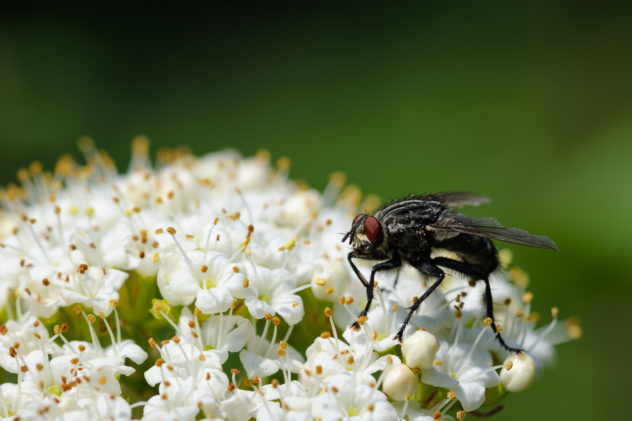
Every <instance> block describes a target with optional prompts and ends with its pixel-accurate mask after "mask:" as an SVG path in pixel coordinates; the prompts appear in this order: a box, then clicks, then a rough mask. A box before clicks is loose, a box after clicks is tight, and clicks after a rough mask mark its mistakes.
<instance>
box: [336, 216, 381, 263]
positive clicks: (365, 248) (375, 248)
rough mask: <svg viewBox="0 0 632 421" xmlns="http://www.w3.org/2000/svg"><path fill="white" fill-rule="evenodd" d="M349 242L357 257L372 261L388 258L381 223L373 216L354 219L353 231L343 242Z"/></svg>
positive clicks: (347, 234)
mask: <svg viewBox="0 0 632 421" xmlns="http://www.w3.org/2000/svg"><path fill="white" fill-rule="evenodd" d="M346 241H349V244H350V245H351V246H352V247H353V250H354V251H355V254H356V256H358V257H366V258H370V259H385V258H387V257H388V253H387V250H386V241H385V239H384V232H383V229H382V224H381V223H380V221H379V220H378V219H377V218H376V217H375V216H372V215H366V214H363V213H361V214H359V215H356V217H355V218H353V222H352V224H351V230H350V231H349V232H348V233H346V234H345V236H344V237H343V238H342V242H343V243H344V242H346Z"/></svg>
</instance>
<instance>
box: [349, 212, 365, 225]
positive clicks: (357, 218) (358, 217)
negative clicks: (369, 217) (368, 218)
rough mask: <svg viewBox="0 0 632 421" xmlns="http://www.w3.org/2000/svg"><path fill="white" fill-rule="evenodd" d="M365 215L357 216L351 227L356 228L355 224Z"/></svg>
mask: <svg viewBox="0 0 632 421" xmlns="http://www.w3.org/2000/svg"><path fill="white" fill-rule="evenodd" d="M363 216H364V215H363V214H361V213H359V214H357V215H356V216H355V218H353V222H352V223H351V226H355V224H356V223H357V222H358V220H359V219H360V218H361V217H363Z"/></svg>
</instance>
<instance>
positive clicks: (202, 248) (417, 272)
mask: <svg viewBox="0 0 632 421" xmlns="http://www.w3.org/2000/svg"><path fill="white" fill-rule="evenodd" d="M80 148H81V149H82V151H83V153H84V155H85V158H86V163H85V164H84V165H81V164H79V163H77V162H75V161H74V160H73V159H72V158H70V157H68V156H66V157H62V158H61V159H60V161H59V162H58V164H57V166H56V167H55V169H54V171H53V172H47V171H46V170H45V169H44V168H43V166H42V165H41V164H38V163H33V164H31V165H30V166H29V167H28V169H24V170H21V171H20V172H19V173H18V178H19V180H20V184H21V185H20V186H18V185H15V184H12V185H9V186H7V187H6V188H5V189H0V265H1V266H2V271H0V418H2V419H11V420H15V419H20V420H21V421H39V420H42V419H44V420H46V419H48V420H60V419H64V420H92V419H98V420H101V419H116V420H120V421H124V420H131V419H141V418H142V419H145V420H156V419H170V420H171V419H180V420H195V419H222V420H235V421H242V420H243V421H246V420H251V419H258V420H270V419H273V420H277V419H287V420H291V419H301V420H311V419H323V420H328V419H368V418H371V419H379V420H393V421H396V420H412V419H414V420H430V419H432V420H454V418H455V417H456V419H458V420H462V419H463V418H464V417H465V416H466V413H474V414H477V415H479V414H491V413H495V412H497V411H498V408H500V407H499V403H500V402H501V401H502V399H503V398H504V397H505V396H506V395H508V394H509V393H514V392H521V391H523V390H525V389H526V388H528V387H529V386H530V385H531V384H532V383H533V381H534V379H535V376H536V371H537V370H539V369H541V368H542V367H543V366H544V365H545V364H546V363H548V362H550V361H551V360H552V359H553V357H554V354H555V352H554V345H556V344H558V343H561V342H564V341H567V340H569V339H572V338H577V337H578V336H579V334H580V333H581V330H580V328H579V326H577V323H575V322H573V319H569V320H567V321H566V323H563V322H559V321H558V309H557V308H554V309H552V311H551V314H552V316H553V317H552V320H551V321H550V322H549V323H547V324H545V325H544V326H537V327H536V323H537V321H538V320H539V317H538V315H537V314H536V313H535V312H533V311H532V308H531V302H532V299H533V294H532V293H530V292H529V291H528V290H527V286H528V282H527V281H528V279H527V275H526V273H525V272H522V271H520V270H519V269H518V268H516V267H515V266H512V265H511V262H510V260H511V259H510V256H508V253H507V251H506V250H505V251H500V252H499V256H498V257H497V256H496V249H495V248H494V246H493V244H492V243H491V241H490V240H489V239H490V238H499V239H501V240H506V241H507V240H509V241H514V242H518V243H520V244H527V245H536V246H540V247H548V248H554V245H553V243H552V242H550V240H548V239H545V238H544V237H536V236H531V235H529V234H526V233H524V232H523V231H519V230H515V229H510V228H504V227H501V226H500V225H499V224H498V223H496V222H495V221H492V220H486V219H483V220H475V219H472V218H467V217H465V216H464V215H461V214H458V213H455V212H453V211H451V210H450V209H449V208H450V207H451V206H458V205H462V204H477V203H481V202H483V201H484V200H485V199H484V198H481V197H479V196H474V195H470V194H463V193H459V194H454V193H453V194H444V195H431V196H422V197H417V198H407V199H405V200H403V201H400V202H396V203H394V204H391V205H387V206H385V207H383V208H382V210H380V211H378V212H377V213H375V214H374V215H367V214H361V215H359V216H357V217H356V218H355V221H354V222H353V226H352V230H351V231H350V232H349V233H348V234H347V236H346V237H345V239H347V238H349V239H350V240H351V242H352V243H353V244H354V246H355V247H354V251H353V252H352V253H351V254H349V256H348V258H349V260H351V259H353V258H354V257H358V258H364V259H367V260H374V259H375V260H379V259H382V260H383V261H384V263H379V264H378V265H376V266H375V267H374V271H373V274H372V275H371V278H370V279H371V282H370V283H369V282H367V281H366V280H365V279H364V278H363V277H362V276H361V274H360V272H359V270H358V268H357V267H355V265H353V262H352V266H351V267H349V265H348V264H347V261H346V260H345V258H346V257H347V254H348V250H346V249H345V248H344V247H343V246H342V244H340V232H342V231H345V230H346V229H347V227H348V226H349V224H350V223H351V220H352V219H353V216H354V215H355V214H356V212H357V209H374V208H375V206H374V205H372V204H371V202H374V200H370V196H367V197H366V198H364V199H362V195H361V194H360V192H359V189H358V187H356V186H353V185H347V184H346V181H345V178H344V176H343V175H342V174H340V173H337V174H335V175H332V177H331V178H330V181H329V184H328V185H327V187H326V188H325V191H324V192H323V193H320V192H318V191H316V190H314V189H310V188H308V187H307V186H305V185H304V184H301V183H298V182H295V181H293V180H292V179H291V178H290V177H289V175H288V173H289V169H290V162H289V159H287V158H281V159H279V160H278V162H277V165H276V166H274V165H271V163H270V161H269V154H268V153H267V152H265V151H262V152H260V153H258V154H257V155H256V156H254V157H242V156H241V155H240V154H238V153H237V152H235V151H222V152H216V153H211V154H208V155H205V156H202V157H195V156H192V155H191V154H190V153H188V152H186V151H184V150H176V151H173V150H161V151H159V153H158V156H157V159H156V160H155V163H152V160H151V159H150V156H149V143H148V140H147V139H146V138H144V137H138V138H137V139H135V140H134V142H133V149H132V150H133V156H132V160H131V164H130V168H129V170H128V171H125V172H122V173H119V172H118V171H117V169H116V167H115V166H114V163H113V161H112V160H111V159H110V158H109V157H108V156H107V154H105V153H104V152H101V151H99V150H97V149H96V147H95V145H94V143H93V142H91V141H90V140H89V139H83V140H82V141H81V142H80ZM362 200H364V201H362ZM415 224H419V225H415ZM416 226H419V227H423V229H422V230H419V229H416V228H415V227H416ZM438 246H441V247H443V248H446V249H448V250H452V251H453V255H456V256H457V257H459V259H452V260H451V259H447V258H444V260H439V258H438V257H436V255H433V254H428V252H429V250H430V251H431V250H432V249H433V248H435V247H438ZM404 262H407V263H411V264H412V266H414V267H416V268H418V269H414V268H413V267H412V266H408V265H407V266H406V267H402V268H401V270H400V271H398V273H397V286H396V287H393V286H392V284H390V285H389V282H392V281H393V280H389V279H383V278H381V279H380V281H382V280H384V283H383V284H381V287H382V288H379V289H373V288H372V286H373V282H374V277H375V272H376V271H378V270H384V269H387V268H389V267H390V268H393V269H395V268H397V267H398V266H401V265H402V264H403V263H404ZM499 262H501V264H500V266H501V267H502V270H500V269H499V270H493V269H495V268H496V266H499ZM358 263H359V266H360V269H363V268H362V266H361V262H358ZM352 268H353V270H352ZM419 268H420V269H419ZM444 268H446V270H452V269H454V268H456V271H457V273H462V274H465V275H467V276H468V277H469V278H477V279H484V280H485V281H486V282H485V283H486V285H487V284H488V282H489V284H491V287H492V288H493V291H494V297H495V298H496V299H497V300H499V302H498V303H496V314H497V317H498V320H496V323H497V325H498V326H499V327H500V326H502V327H503V328H504V330H503V339H504V340H505V341H507V342H506V343H507V344H508V345H510V347H507V349H498V346H497V344H496V342H495V339H494V335H493V334H492V332H491V331H490V329H489V326H491V324H490V323H489V318H488V319H485V320H483V316H482V314H483V313H485V308H484V306H482V305H481V303H482V300H481V299H480V296H481V295H483V294H484V292H485V291H484V289H483V288H480V287H482V286H483V285H482V283H478V284H472V283H470V282H468V279H467V278H465V277H461V276H456V275H455V276H451V277H446V279H444V280H443V282H442V283H441V285H439V282H440V279H441V278H440V277H439V275H438V274H439V272H440V271H441V273H443V272H442V271H443V269H444ZM354 271H355V273H356V275H358V277H360V279H361V280H362V281H363V282H364V284H365V286H366V291H365V289H364V288H362V286H361V284H360V283H359V282H356V281H355V279H354ZM492 271H493V272H492ZM448 273H449V272H448ZM424 274H425V275H428V274H430V275H432V276H434V277H435V279H434V281H433V283H432V284H430V283H429V282H427V281H428V279H426V278H425V275H424ZM381 276H383V277H384V278H386V277H387V275H386V274H381ZM422 287H423V288H426V293H425V294H423V296H422V298H421V299H420V300H417V302H416V303H415V301H414V300H413V299H412V297H413V296H414V295H416V294H418V293H419V290H420V288H422ZM487 289H488V290H489V286H487ZM432 290H434V292H433V293H432V294H430V292H432ZM373 294H375V300H374V301H373V303H375V305H373V306H371V300H370V298H372V296H373ZM365 295H366V296H367V297H368V298H369V300H368V303H367V304H366V306H365V303H364V301H363V300H364V297H365ZM422 301H423V302H424V305H422V306H421V307H419V304H420V303H421V302H422ZM490 302H491V299H488V300H487V305H488V310H489V311H488V314H491V310H490V309H489V303H490ZM411 306H412V307H413V310H412V311H410V312H409V311H406V310H405V309H406V308H410V307H411ZM417 307H419V308H417ZM362 309H364V312H363V313H361V315H365V320H364V323H360V325H361V326H360V329H358V330H356V329H350V328H348V327H349V324H350V323H351V322H352V321H353V320H355V319H356V315H357V314H358V313H359V312H360V311H362ZM415 310H416V311H415ZM413 312H414V314H413ZM404 319H405V323H407V326H408V329H409V330H410V331H411V333H412V334H410V335H408V334H407V335H406V336H405V337H403V341H402V344H401V347H400V346H399V343H398V342H397V341H396V340H394V339H393V332H394V331H395V330H396V329H397V326H399V325H401V324H402V323H403V322H404ZM404 326H406V324H405V325H404ZM413 330H414V332H412V331H413ZM508 349H509V351H508ZM513 349H523V350H524V351H525V352H524V353H520V354H516V353H513V352H510V350H513Z"/></svg>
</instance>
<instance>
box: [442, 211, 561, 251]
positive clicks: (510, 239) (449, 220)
mask: <svg viewBox="0 0 632 421" xmlns="http://www.w3.org/2000/svg"><path fill="white" fill-rule="evenodd" d="M432 227H433V228H435V229H438V230H447V231H456V232H461V233H465V234H473V235H479V236H481V237H488V238H492V239H494V240H500V241H505V242H507V243H513V244H520V245H522V246H529V247H538V248H544V249H550V250H557V246H556V245H555V243H554V242H553V240H551V239H550V238H549V237H545V236H544V235H533V234H529V233H528V232H527V231H524V230H521V229H518V228H506V227H503V226H502V225H500V223H499V222H498V221H497V220H495V219H494V218H471V217H469V216H466V215H463V214H461V213H456V212H444V213H443V214H442V215H441V216H440V217H439V218H438V219H437V221H435V222H434V223H433V224H432Z"/></svg>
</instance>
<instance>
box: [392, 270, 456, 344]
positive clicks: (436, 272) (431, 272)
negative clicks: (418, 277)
mask: <svg viewBox="0 0 632 421" xmlns="http://www.w3.org/2000/svg"><path fill="white" fill-rule="evenodd" d="M415 267H416V268H417V269H418V270H420V271H421V272H423V273H425V274H427V275H430V276H434V277H436V278H437V280H436V281H435V282H434V283H433V284H432V285H430V288H428V289H427V290H426V292H424V293H423V295H422V296H421V297H420V298H419V299H418V300H417V301H415V302H414V303H413V305H412V307H410V310H409V311H408V315H406V319H404V323H402V326H401V327H400V328H399V331H397V335H395V339H397V340H399V341H400V342H401V341H402V336H403V335H404V330H406V326H407V325H408V322H409V321H410V318H411V317H412V315H413V314H414V313H415V311H417V309H418V308H419V306H420V305H421V303H423V302H424V300H425V299H426V298H428V296H429V295H430V294H432V292H433V291H434V290H435V289H437V287H438V286H439V285H441V282H442V281H443V278H445V272H443V271H442V270H441V268H439V267H437V266H435V265H434V264H432V263H428V262H423V263H421V264H420V265H419V266H415Z"/></svg>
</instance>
